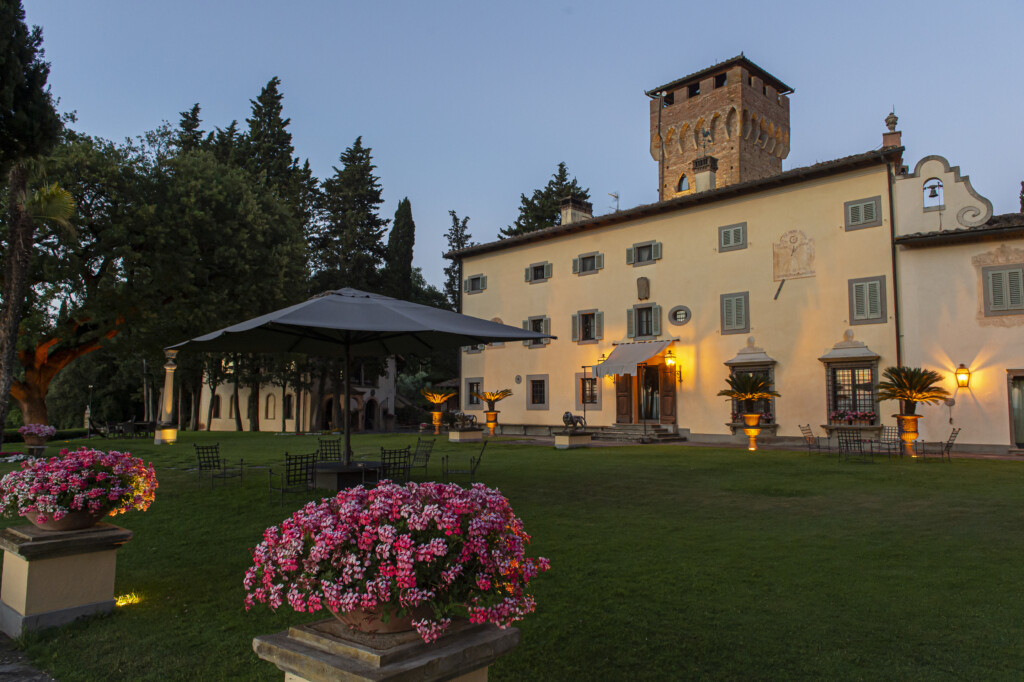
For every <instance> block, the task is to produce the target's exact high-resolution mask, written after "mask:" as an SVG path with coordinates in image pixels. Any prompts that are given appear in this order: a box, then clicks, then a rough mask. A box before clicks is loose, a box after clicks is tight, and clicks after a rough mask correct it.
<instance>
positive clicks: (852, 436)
mask: <svg viewBox="0 0 1024 682" xmlns="http://www.w3.org/2000/svg"><path fill="white" fill-rule="evenodd" d="M836 439H837V440H838V441H839V459H841V460H847V461H849V460H851V459H856V460H857V461H860V462H866V461H868V456H869V455H870V454H871V448H870V446H869V447H867V448H865V447H864V446H865V444H866V443H865V442H864V440H863V439H862V438H861V437H860V431H859V430H857V429H836Z"/></svg>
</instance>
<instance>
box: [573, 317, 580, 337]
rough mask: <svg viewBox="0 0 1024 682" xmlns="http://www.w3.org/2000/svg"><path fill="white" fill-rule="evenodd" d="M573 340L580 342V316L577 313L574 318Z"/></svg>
mask: <svg viewBox="0 0 1024 682" xmlns="http://www.w3.org/2000/svg"><path fill="white" fill-rule="evenodd" d="M572 340H573V341H579V340H580V314H579V313H575V314H573V316H572Z"/></svg>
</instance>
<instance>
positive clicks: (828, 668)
mask: <svg viewBox="0 0 1024 682" xmlns="http://www.w3.org/2000/svg"><path fill="white" fill-rule="evenodd" d="M182 436H183V437H182V442H181V443H179V444H177V445H174V446H160V447H156V446H153V445H152V444H151V443H147V442H144V441H134V442H133V441H102V440H94V441H93V444H94V445H97V446H99V447H103V446H104V445H107V447H109V448H110V449H122V450H129V451H131V452H132V453H134V454H136V455H139V456H142V457H144V458H146V459H147V460H149V459H152V460H153V462H154V463H155V464H156V466H157V475H158V477H159V480H160V489H159V490H158V491H157V498H156V502H155V503H154V504H153V507H152V508H151V509H150V510H149V511H148V512H146V513H139V512H135V513H131V514H129V515H127V516H123V517H120V519H119V520H118V522H119V523H121V524H122V525H124V526H126V527H127V528H130V529H131V530H133V531H134V532H135V538H134V539H133V540H132V541H131V542H130V543H128V544H127V545H126V546H125V547H124V548H123V549H122V550H121V552H120V553H119V555H118V566H117V591H118V593H126V592H135V593H137V594H138V595H139V596H140V597H141V598H142V601H141V602H140V603H138V604H135V605H132V606H126V607H122V608H119V609H117V610H116V612H115V613H114V614H112V615H110V616H105V617H100V618H94V619H92V620H88V621H80V622H78V623H76V624H73V625H70V626H68V627H65V628H59V629H54V630H50V631H46V632H43V633H36V634H32V635H30V636H28V637H26V638H24V641H23V644H24V647H25V648H26V650H27V651H28V653H29V655H30V656H31V658H32V660H33V661H34V662H35V663H36V664H37V665H39V666H40V667H42V668H44V669H46V670H47V671H49V672H51V673H52V674H53V675H54V676H55V677H56V678H57V679H59V680H62V681H70V680H98V679H105V678H111V679H131V680H196V679H203V680H216V679H243V680H249V679H261V680H263V679H265V680H280V679H282V673H281V672H279V671H278V670H277V669H276V668H275V667H274V666H272V665H270V664H269V663H264V662H262V661H260V660H258V659H257V658H256V657H255V655H254V654H253V653H252V647H251V641H252V638H253V637H254V636H255V635H259V634H264V633H270V632H275V631H278V630H282V629H284V628H285V627H287V626H288V625H290V624H293V623H297V622H302V621H304V620H312V619H313V618H312V617H311V616H309V615H308V614H296V613H294V612H291V611H289V610H281V611H280V612H278V613H277V614H272V613H270V612H269V610H267V609H266V608H259V609H257V610H254V611H252V612H250V613H246V612H245V610H244V608H243V606H242V599H243V594H244V592H243V588H242V576H243V573H244V571H245V569H246V567H247V566H248V563H249V553H248V548H250V547H253V546H254V545H255V544H256V543H257V542H258V541H259V539H260V536H261V533H262V531H263V529H264V528H265V527H267V526H268V525H271V524H274V523H278V522H279V521H280V520H281V519H283V518H284V517H285V516H286V515H287V514H288V513H290V512H291V511H292V510H293V509H295V508H297V507H298V506H299V505H300V504H301V502H302V500H300V499H299V498H297V497H292V498H291V499H290V500H288V501H287V502H286V503H285V506H284V507H281V506H280V505H279V504H278V503H277V502H276V501H275V502H273V503H269V502H268V500H267V472H266V470H265V469H255V470H252V471H250V472H248V473H247V477H246V480H245V485H244V486H239V485H238V482H237V480H234V481H231V482H229V483H228V484H227V486H223V487H218V488H217V489H215V490H214V491H212V492H211V490H210V489H209V484H208V483H207V485H206V487H204V488H202V489H201V490H200V489H198V488H197V486H196V482H195V480H194V478H193V474H191V473H190V472H187V471H185V469H186V468H187V467H189V466H191V465H192V463H193V459H194V457H193V455H192V447H191V443H192V441H193V440H196V441H199V442H213V441H220V443H221V449H222V452H226V453H227V454H228V455H229V456H231V457H233V458H237V457H245V460H246V462H247V463H250V462H251V463H253V464H259V465H267V464H271V463H275V462H279V461H281V459H282V453H283V452H284V451H285V450H289V451H291V452H309V451H312V450H314V449H315V447H316V439H315V438H313V437H306V436H303V437H295V436H273V435H260V434H256V435H253V434H235V433H230V434H224V433H221V434H205V433H203V434H198V435H196V434H191V433H183V434H182ZM414 439H415V436H387V437H379V436H372V437H369V436H368V437H356V438H355V441H354V444H355V449H356V451H357V452H365V453H369V452H371V451H372V450H373V449H374V448H375V447H377V446H379V445H380V444H385V445H388V446H395V445H398V446H401V445H404V444H407V443H410V442H414ZM477 451H478V446H473V445H451V444H449V443H447V441H445V440H439V441H438V447H437V448H436V449H435V456H434V459H433V460H432V461H431V473H432V474H437V475H439V474H440V457H441V455H442V454H446V453H447V454H450V455H451V456H452V457H453V458H455V459H457V460H459V461H461V462H463V463H464V462H465V461H466V460H467V459H468V457H469V456H470V454H475V453H476V452H477ZM7 468H10V467H7ZM5 470H6V469H5ZM480 474H481V478H482V480H483V481H484V482H485V483H487V484H489V485H491V486H495V487H498V488H500V489H501V491H502V492H503V493H504V494H505V495H506V496H507V497H508V498H509V499H510V500H511V501H512V505H513V507H514V508H515V510H516V512H517V513H518V514H519V515H520V516H521V517H522V518H523V519H524V521H525V523H526V529H527V531H528V532H529V533H530V534H531V535H532V536H533V545H532V553H533V554H534V555H538V554H539V555H543V556H547V557H549V558H550V559H551V565H552V568H551V570H550V571H549V572H548V573H546V574H544V575H543V576H541V577H540V578H539V579H538V580H537V582H536V583H535V585H536V589H535V591H534V593H535V595H536V597H537V602H538V610H537V612H536V613H535V614H533V615H532V616H530V617H528V618H527V620H525V621H524V622H522V623H520V627H521V629H522V643H521V644H520V646H519V648H518V649H516V650H515V651H514V652H513V653H512V654H511V655H509V656H507V657H505V658H503V659H501V660H499V661H498V663H497V664H495V666H494V667H493V668H492V669H491V674H492V679H494V680H540V679H544V680H569V679H668V678H708V679H768V678H770V679H778V678H803V679H836V678H841V679H894V678H896V679H944V678H945V679H975V680H977V679H985V680H992V679H1014V680H1018V679H1020V678H1021V676H1022V674H1024V673H1022V671H1024V608H1022V604H1024V533H1021V528H1022V527H1024V466H1022V463H1018V462H1008V461H986V460H954V461H953V462H952V463H951V464H945V463H938V462H934V461H933V462H926V463H920V462H912V461H904V462H899V463H893V464H889V463H888V462H886V461H885V460H884V459H882V460H879V462H878V463H875V464H866V465H865V464H839V465H837V464H836V463H835V460H834V459H826V458H824V457H808V456H806V455H805V454H804V453H802V452H771V451H769V452H759V453H748V452H746V451H744V450H725V449H711V448H694V447H676V446H644V447H621V448H594V449H587V450H573V451H557V450H554V449H553V448H542V447H534V446H527V445H519V444H513V443H504V442H501V441H497V442H495V443H492V444H491V445H489V446H488V448H487V453H486V455H485V457H484V463H483V465H482V467H481V470H480ZM17 522H19V520H10V521H8V523H17Z"/></svg>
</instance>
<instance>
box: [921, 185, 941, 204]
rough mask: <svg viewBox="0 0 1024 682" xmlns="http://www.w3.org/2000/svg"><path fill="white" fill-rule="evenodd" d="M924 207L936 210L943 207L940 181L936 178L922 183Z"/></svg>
mask: <svg viewBox="0 0 1024 682" xmlns="http://www.w3.org/2000/svg"><path fill="white" fill-rule="evenodd" d="M921 191H923V192H924V207H925V208H937V207H939V206H943V205H944V202H943V197H942V180H939V179H938V178H929V179H927V180H925V181H924V187H923V188H922V190H921Z"/></svg>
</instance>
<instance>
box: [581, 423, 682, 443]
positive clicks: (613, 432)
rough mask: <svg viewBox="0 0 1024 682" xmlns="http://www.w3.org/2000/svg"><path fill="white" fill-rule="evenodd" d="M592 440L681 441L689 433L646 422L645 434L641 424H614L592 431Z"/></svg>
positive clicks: (620, 441) (633, 441) (621, 441)
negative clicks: (675, 431)
mask: <svg viewBox="0 0 1024 682" xmlns="http://www.w3.org/2000/svg"><path fill="white" fill-rule="evenodd" d="M593 434H594V436H593V437H594V440H601V441H615V442H619V443H682V442H683V441H685V440H686V439H687V438H688V437H689V435H690V430H689V429H679V432H678V433H673V432H672V431H670V430H669V429H668V428H666V427H664V426H661V425H660V424H647V426H646V434H645V428H644V425H643V424H614V425H612V426H606V427H603V428H602V429H601V430H600V431H597V430H595V431H594V432H593Z"/></svg>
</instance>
